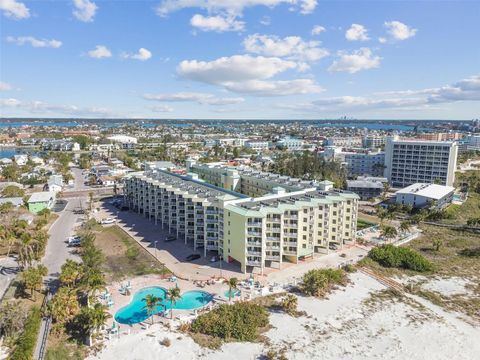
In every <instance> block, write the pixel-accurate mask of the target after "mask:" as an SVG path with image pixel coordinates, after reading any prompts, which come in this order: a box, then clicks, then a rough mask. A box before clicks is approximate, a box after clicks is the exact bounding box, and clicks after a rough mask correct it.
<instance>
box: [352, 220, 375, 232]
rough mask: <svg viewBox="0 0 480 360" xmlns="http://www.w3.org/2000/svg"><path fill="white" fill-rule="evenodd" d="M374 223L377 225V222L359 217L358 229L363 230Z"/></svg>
mask: <svg viewBox="0 0 480 360" xmlns="http://www.w3.org/2000/svg"><path fill="white" fill-rule="evenodd" d="M373 225H376V224H375V223H372V222H370V221H365V220H363V219H358V220H357V230H363V229H366V228H369V227H371V226H373Z"/></svg>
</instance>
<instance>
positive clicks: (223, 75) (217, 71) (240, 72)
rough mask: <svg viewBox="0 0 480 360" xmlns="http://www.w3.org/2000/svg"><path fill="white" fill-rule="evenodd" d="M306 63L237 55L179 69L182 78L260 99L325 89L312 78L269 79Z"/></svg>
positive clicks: (194, 62)
mask: <svg viewBox="0 0 480 360" xmlns="http://www.w3.org/2000/svg"><path fill="white" fill-rule="evenodd" d="M303 68H304V64H302V63H297V62H295V61H290V60H284V59H281V58H278V57H263V56H251V55H234V56H230V57H222V58H219V59H216V60H213V61H198V60H184V61H182V62H181V63H180V64H179V65H178V66H177V73H178V75H179V76H181V77H183V78H186V79H189V80H194V81H199V82H203V83H206V84H210V85H218V86H221V87H223V88H224V89H226V90H229V91H233V92H238V93H242V94H252V95H257V96H280V95H291V94H306V93H316V92H319V91H321V90H322V89H321V87H320V86H318V85H316V84H315V82H314V81H313V80H311V79H294V80H284V81H272V80H269V79H271V78H272V77H274V76H275V75H277V74H280V73H283V72H285V71H287V70H297V71H301V70H303Z"/></svg>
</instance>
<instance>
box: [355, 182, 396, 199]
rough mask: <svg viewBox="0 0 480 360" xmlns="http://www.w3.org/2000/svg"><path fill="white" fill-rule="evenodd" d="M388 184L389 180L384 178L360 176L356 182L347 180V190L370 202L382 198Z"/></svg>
mask: <svg viewBox="0 0 480 360" xmlns="http://www.w3.org/2000/svg"><path fill="white" fill-rule="evenodd" d="M387 182H388V180H387V179H386V178H382V177H366V176H359V177H358V178H357V179H356V180H347V190H348V191H352V192H354V193H355V194H357V195H358V196H360V199H362V200H369V199H374V198H377V197H379V196H381V195H382V193H383V191H384V184H385V183H387Z"/></svg>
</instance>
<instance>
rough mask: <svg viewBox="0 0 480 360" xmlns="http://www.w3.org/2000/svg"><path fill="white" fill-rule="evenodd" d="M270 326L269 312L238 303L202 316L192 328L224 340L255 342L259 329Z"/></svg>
mask: <svg viewBox="0 0 480 360" xmlns="http://www.w3.org/2000/svg"><path fill="white" fill-rule="evenodd" d="M267 325H268V312H267V311H266V310H265V308H263V307H262V306H260V305H256V304H253V303H249V302H238V303H235V304H233V305H227V304H222V305H220V307H218V308H217V309H215V310H212V311H210V312H208V313H206V314H203V315H200V316H199V317H198V318H197V319H196V320H195V321H194V322H193V323H192V326H191V330H192V332H194V333H201V334H205V335H210V336H214V337H218V338H221V339H224V340H227V341H229V340H236V341H255V340H256V339H257V336H258V331H259V328H262V327H266V326H267Z"/></svg>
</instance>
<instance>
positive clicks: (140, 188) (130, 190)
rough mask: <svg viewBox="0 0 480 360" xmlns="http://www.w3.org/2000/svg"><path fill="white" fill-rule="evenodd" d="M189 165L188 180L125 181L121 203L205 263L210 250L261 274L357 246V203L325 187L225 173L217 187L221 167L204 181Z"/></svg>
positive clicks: (151, 174) (165, 176)
mask: <svg viewBox="0 0 480 360" xmlns="http://www.w3.org/2000/svg"><path fill="white" fill-rule="evenodd" d="M189 165H190V166H189V169H190V170H191V171H195V173H193V172H191V173H188V174H187V175H186V176H182V175H177V174H173V173H169V172H167V171H164V170H152V171H147V172H144V173H143V174H139V175H134V176H131V177H130V178H129V179H127V180H126V184H125V189H124V191H125V198H126V201H127V202H128V204H129V206H130V208H131V209H132V210H134V211H136V212H138V213H140V214H142V215H144V216H146V217H148V218H149V219H151V220H152V221H154V222H155V223H156V224H158V225H159V226H162V227H163V228H165V229H168V230H169V231H170V232H171V233H173V234H175V235H176V236H177V237H178V238H180V239H183V240H184V242H185V243H190V244H192V245H193V246H194V248H195V250H197V249H203V252H204V255H205V256H207V252H209V251H215V252H217V253H218V254H220V255H221V256H222V257H223V259H224V260H225V261H228V262H236V263H238V265H239V266H240V268H241V270H242V271H243V272H252V271H253V270H254V269H257V270H256V271H259V270H260V271H263V269H264V268H265V267H273V268H281V267H282V264H283V263H285V262H291V263H297V262H298V261H299V260H301V259H304V258H307V257H311V256H313V254H314V253H328V252H329V251H330V250H331V249H334V248H341V247H343V246H344V245H345V244H351V243H353V242H354V241H355V232H356V223H357V202H358V196H357V195H356V194H354V193H352V192H347V191H341V190H334V189H332V183H331V182H329V181H324V182H305V181H300V180H298V179H292V178H288V177H280V176H278V175H274V174H268V173H259V172H255V171H251V170H240V171H239V170H238V169H233V168H226V167H224V168H223V170H222V171H223V172H224V174H223V175H220V179H221V181H220V182H218V181H216V180H215V179H218V173H220V172H222V171H220V168H219V167H217V166H215V167H213V168H214V169H213V172H212V174H213V175H212V176H211V177H207V174H206V172H205V171H204V172H203V173H202V175H200V176H199V173H200V170H199V169H200V168H197V169H195V168H194V167H193V166H192V164H189ZM207 167H208V166H207ZM203 170H205V169H203ZM197 172H198V173H197ZM200 177H203V178H204V180H202V179H200ZM207 178H208V179H209V180H206V179H207ZM257 180H258V181H257ZM207 181H208V182H207ZM242 182H245V184H242ZM295 184H296V185H295ZM252 194H255V195H254V196H256V197H253V196H252Z"/></svg>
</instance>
